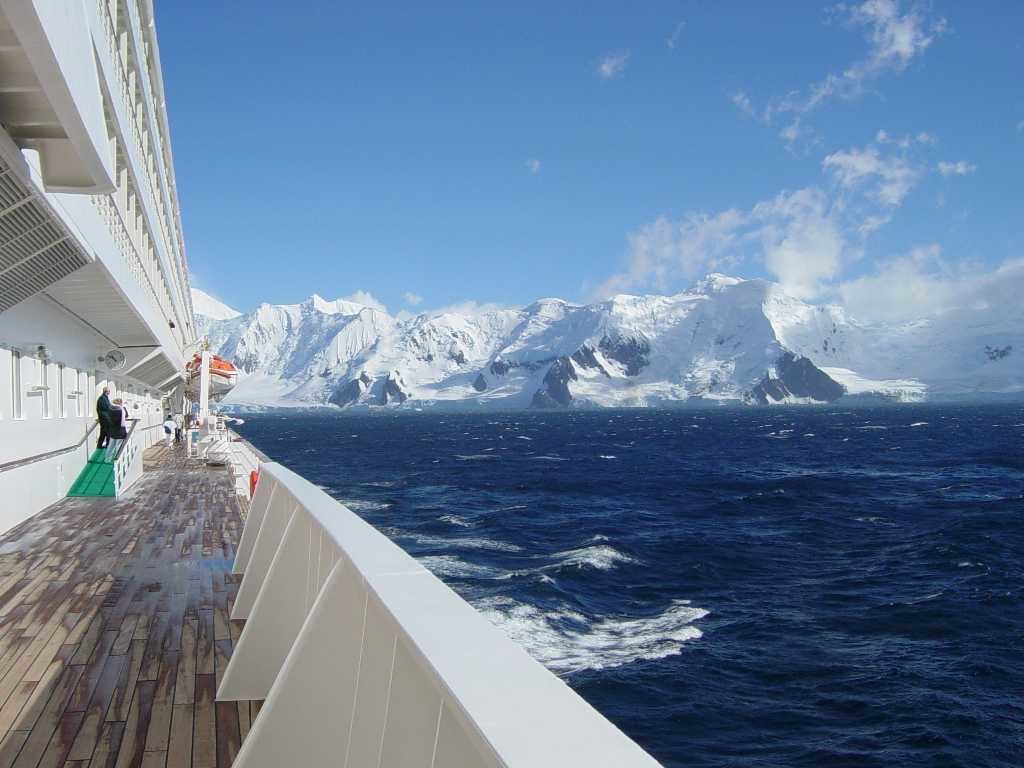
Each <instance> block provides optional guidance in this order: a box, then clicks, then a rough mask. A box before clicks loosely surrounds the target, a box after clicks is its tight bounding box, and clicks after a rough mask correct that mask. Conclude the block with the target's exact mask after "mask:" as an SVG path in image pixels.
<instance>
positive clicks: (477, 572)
mask: <svg viewBox="0 0 1024 768" xmlns="http://www.w3.org/2000/svg"><path fill="white" fill-rule="evenodd" d="M417 559H418V560H419V562H420V564H421V565H422V566H423V567H424V568H426V569H427V570H428V571H430V572H431V573H433V574H434V575H435V576H437V577H438V578H442V579H443V578H445V577H448V578H459V579H498V578H502V577H503V576H505V572H504V571H501V570H499V569H497V568H491V567H490V566H487V565H480V564H479V563H467V562H466V561H465V560H460V559H459V558H457V557H456V556H455V555H427V556H426V557H420V558H417Z"/></svg>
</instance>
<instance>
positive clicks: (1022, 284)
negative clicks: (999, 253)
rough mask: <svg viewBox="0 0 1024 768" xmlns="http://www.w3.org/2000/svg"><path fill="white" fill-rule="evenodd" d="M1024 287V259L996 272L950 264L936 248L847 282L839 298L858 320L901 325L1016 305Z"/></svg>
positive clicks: (890, 262)
mask: <svg viewBox="0 0 1024 768" xmlns="http://www.w3.org/2000/svg"><path fill="white" fill-rule="evenodd" d="M1022 288H1024V259H1018V260H1011V261H1007V262H1005V263H1004V264H1002V265H999V266H998V267H996V268H995V269H992V268H986V267H984V266H982V265H979V264H971V263H965V262H963V261H962V260H958V259H947V258H945V257H944V256H943V254H942V249H941V248H940V247H939V246H938V245H937V244H934V243H933V244H931V245H926V246H920V247H917V248H914V249H912V250H911V251H910V252H909V253H906V254H903V255H901V256H898V257H896V258H893V259H890V260H888V261H885V262H883V263H881V264H879V265H878V266H877V268H876V269H875V270H874V272H872V273H871V274H868V275H865V276H862V277H858V278H856V279H854V280H849V281H846V282H842V283H840V284H839V285H838V287H837V290H836V293H837V294H838V296H839V297H840V298H841V299H842V302H843V304H844V305H845V307H846V309H847V311H848V312H849V313H850V314H851V315H852V316H853V317H855V318H857V319H859V320H867V321H887V322H899V321H906V320H917V319H921V318H927V317H934V316H938V315H941V314H944V313H947V312H951V311H954V310H957V309H967V308H970V309H978V308H985V307H990V306H996V307H1000V306H1006V307H1010V306H1014V305H1015V304H1017V303H1018V299H1017V298H1015V297H1019V293H1020V291H1021V289H1022Z"/></svg>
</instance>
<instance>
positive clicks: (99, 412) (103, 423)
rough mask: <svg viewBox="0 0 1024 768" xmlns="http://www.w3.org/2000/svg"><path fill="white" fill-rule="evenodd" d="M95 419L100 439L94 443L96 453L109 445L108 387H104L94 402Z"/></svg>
mask: <svg viewBox="0 0 1024 768" xmlns="http://www.w3.org/2000/svg"><path fill="white" fill-rule="evenodd" d="M96 419H97V420H98V421H99V423H100V437H99V440H97V441H96V450H97V451H98V450H100V449H101V448H106V447H107V445H109V444H110V387H104V388H103V393H102V394H101V395H100V397H99V399H98V400H97V401H96Z"/></svg>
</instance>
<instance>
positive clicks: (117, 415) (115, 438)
mask: <svg viewBox="0 0 1024 768" xmlns="http://www.w3.org/2000/svg"><path fill="white" fill-rule="evenodd" d="M109 419H110V438H111V439H110V443H109V444H108V445H107V452H106V454H105V455H104V456H103V460H104V461H113V460H114V459H115V458H116V457H117V452H118V450H119V449H120V448H121V443H123V442H124V441H125V440H126V439H127V438H128V430H127V428H126V427H125V423H124V401H123V400H121V398H120V397H115V398H114V402H113V403H111V405H110V416H109Z"/></svg>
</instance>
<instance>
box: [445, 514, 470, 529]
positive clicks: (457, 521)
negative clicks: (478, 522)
mask: <svg viewBox="0 0 1024 768" xmlns="http://www.w3.org/2000/svg"><path fill="white" fill-rule="evenodd" d="M438 519H440V520H441V521H443V522H445V523H451V524H452V525H457V526H459V527H460V528H472V527H473V523H471V522H469V521H468V520H467V519H466V518H464V517H459V516H458V515H441V517H440V518H438Z"/></svg>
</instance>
